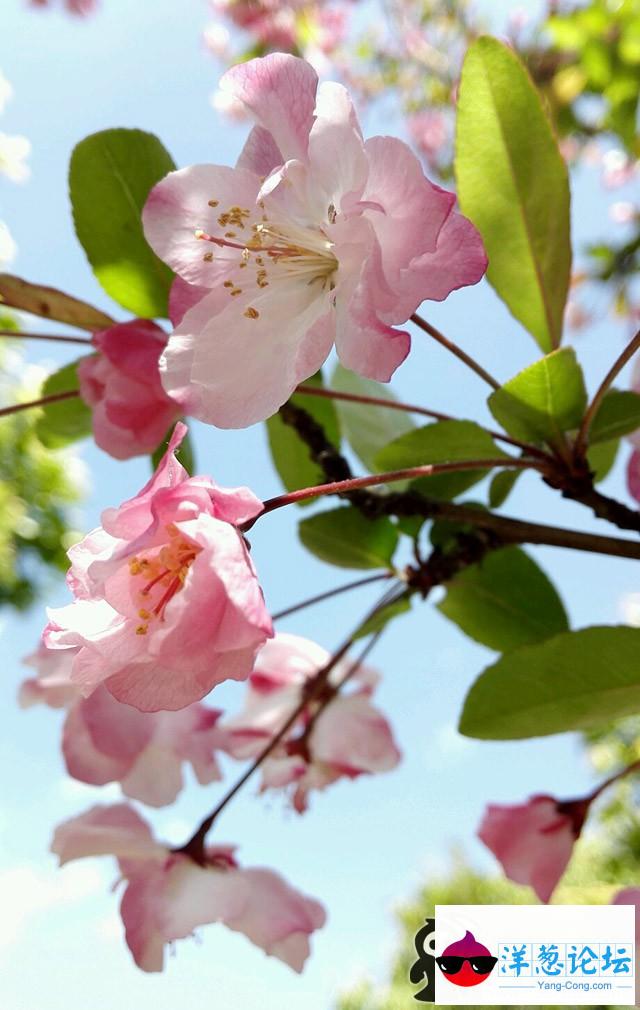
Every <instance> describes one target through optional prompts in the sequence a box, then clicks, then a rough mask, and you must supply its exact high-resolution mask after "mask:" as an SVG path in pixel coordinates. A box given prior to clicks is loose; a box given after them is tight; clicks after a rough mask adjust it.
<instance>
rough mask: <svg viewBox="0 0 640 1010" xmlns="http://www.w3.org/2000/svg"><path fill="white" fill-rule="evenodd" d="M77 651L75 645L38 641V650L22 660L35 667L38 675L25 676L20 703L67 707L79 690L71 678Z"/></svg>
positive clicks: (22, 705) (23, 705)
mask: <svg viewBox="0 0 640 1010" xmlns="http://www.w3.org/2000/svg"><path fill="white" fill-rule="evenodd" d="M77 654H78V648H77V647H73V646H72V647H71V648H69V649H47V647H46V645H45V644H44V642H42V641H41V642H40V644H39V646H38V648H37V650H36V651H35V652H32V653H31V654H30V655H29V656H25V657H24V659H23V660H22V662H23V663H24V664H25V665H26V666H32V667H33V668H34V669H35V670H36V672H37V676H36V677H28V678H27V680H24V681H23V682H22V684H21V685H20V690H19V692H18V702H19V704H20V707H21V708H31V706H32V705H48V706H49V708H68V707H69V705H71V704H72V703H73V702H74V701H76V700H77V698H78V696H79V693H80V692H79V691H78V688H77V687H76V685H75V684H72V683H71V679H70V678H71V668H72V666H73V660H74V659H75V657H76V655H77Z"/></svg>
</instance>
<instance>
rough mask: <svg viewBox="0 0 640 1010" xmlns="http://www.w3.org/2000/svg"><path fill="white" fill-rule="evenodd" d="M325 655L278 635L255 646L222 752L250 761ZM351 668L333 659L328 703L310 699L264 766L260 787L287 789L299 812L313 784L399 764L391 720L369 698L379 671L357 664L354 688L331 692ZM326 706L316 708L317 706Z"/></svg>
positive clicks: (278, 726)
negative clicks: (256, 651)
mask: <svg viewBox="0 0 640 1010" xmlns="http://www.w3.org/2000/svg"><path fill="white" fill-rule="evenodd" d="M329 659H330V656H329V653H328V652H326V650H325V649H323V648H321V646H319V645H316V643H315V642H310V641H309V640H308V639H305V638H300V637H299V636H298V635H288V634H278V635H276V636H275V638H273V640H272V641H270V642H267V644H266V645H265V646H264V647H263V648H262V649H261V650H260V652H259V654H258V656H257V658H256V664H255V668H254V671H253V673H252V674H251V677H250V678H249V689H248V692H247V696H246V699H245V706H244V709H243V711H242V712H241V713H240V714H239V715H238V716H236V717H235V718H232V719H230V720H228V721H227V722H226V723H225V727H224V728H225V730H226V731H227V733H228V740H227V744H226V746H227V749H228V751H229V753H230V754H232V755H233V756H234V757H236V758H241V759H242V758H252V757H256V756H257V754H259V753H260V751H261V750H262V749H263V748H264V746H265V744H266V743H267V742H268V740H270V739H272V737H273V736H275V735H276V733H277V732H278V731H279V730H280V729H281V728H282V726H284V724H285V723H286V721H287V719H288V718H289V717H290V716H291V715H292V714H293V712H294V711H295V709H296V707H297V706H298V705H299V704H300V702H301V700H302V692H303V691H304V689H305V687H306V686H308V684H309V682H310V681H311V679H312V678H313V677H314V676H315V674H317V673H318V671H319V670H321V669H322V668H323V667H324V666H326V664H327V663H328V661H329ZM349 670H350V663H349V662H348V660H343V661H342V662H340V663H338V664H336V666H335V667H334V668H333V670H332V671H331V674H330V678H329V687H328V690H329V700H327V697H325V698H322V695H320V696H318V698H317V700H315V701H313V702H311V703H309V704H308V705H307V706H306V708H305V709H304V710H303V712H302V713H301V715H300V718H299V719H298V720H297V721H296V722H295V723H294V724H293V726H292V727H291V729H290V730H289V732H288V733H287V735H286V737H285V739H284V740H283V741H282V742H281V743H280V744H278V745H277V746H276V748H275V749H274V751H273V752H272V753H271V755H270V756H269V757H268V758H267V759H266V761H264V763H263V765H262V789H270V788H273V789H278V788H284V787H291V791H292V801H293V806H294V808H295V809H296V810H297V811H298V813H302V812H303V811H304V810H306V808H307V802H308V794H309V791H310V790H312V789H324V788H325V786H327V785H330V784H331V783H332V782H335V781H337V779H339V778H342V777H348V778H355V777H356V776H358V775H362V774H366V773H375V772H384V771H390V770H391V769H392V768H395V766H396V765H397V764H398V761H399V760H400V752H399V750H398V748H397V747H396V745H395V743H394V740H393V736H392V732H391V728H390V726H389V723H388V722H387V720H386V719H385V717H384V716H383V715H382V713H381V712H380V711H379V710H378V709H377V708H375V707H374V706H373V705H372V703H371V700H370V698H371V694H372V692H373V690H374V687H375V684H376V682H377V674H375V673H374V672H373V671H372V670H370V669H368V668H367V667H363V666H361V667H359V668H358V670H357V671H355V672H354V674H353V676H352V678H350V683H353V684H354V686H355V690H352V691H351V692H350V693H346V692H344V693H339V694H335V696H334V697H331V694H332V693H333V690H332V689H333V688H334V687H335V686H336V685H338V684H339V683H340V681H341V680H342V678H343V677H344V676H345V674H346V673H348V671H349ZM322 702H325V707H323V708H322V710H321V711H318V709H319V705H320V704H321V703H322Z"/></svg>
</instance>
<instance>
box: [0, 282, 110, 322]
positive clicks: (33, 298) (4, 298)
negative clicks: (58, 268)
mask: <svg viewBox="0 0 640 1010" xmlns="http://www.w3.org/2000/svg"><path fill="white" fill-rule="evenodd" d="M0 303H1V304H3V305H9V306H11V308H12V309H21V310H22V311H23V312H30V313H31V315H33V316H42V317H43V318H44V319H54V320H55V321H56V322H58V323H66V324H67V326H77V327H78V328H79V329H81V330H94V331H95V330H106V329H108V328H109V327H110V326H113V325H114V322H115V320H113V319H112V318H111V316H108V315H107V314H106V313H105V312H101V311H100V309H94V307H93V305H88V304H87V302H83V301H81V300H80V299H79V298H73V297H72V296H71V295H66V294H65V293H64V291H58V290H57V288H49V287H45V286H44V285H43V284H32V283H31V282H30V281H25V280H23V279H22V278H21V277H14V275H13V274H0Z"/></svg>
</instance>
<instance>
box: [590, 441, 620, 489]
mask: <svg viewBox="0 0 640 1010" xmlns="http://www.w3.org/2000/svg"><path fill="white" fill-rule="evenodd" d="M619 448H620V439H619V438H614V439H611V441H610V442H598V443H597V444H596V445H590V446H589V448H588V449H587V462H588V464H589V467H590V469H591V472H592V473H593V482H594V484H599V483H600V481H601V480H604V479H605V477H607V476H608V475H609V473H610V472H611V470H612V469H613V465H614V463H615V461H616V457H617V455H618V449H619Z"/></svg>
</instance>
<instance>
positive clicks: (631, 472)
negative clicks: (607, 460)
mask: <svg viewBox="0 0 640 1010" xmlns="http://www.w3.org/2000/svg"><path fill="white" fill-rule="evenodd" d="M627 490H628V491H629V494H630V495H631V497H632V498H635V500H636V501H637V502H640V450H638V449H634V450H633V452H632V453H631V455H630V456H629V462H628V463H627Z"/></svg>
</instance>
